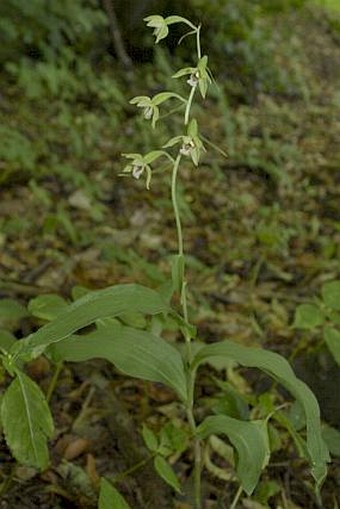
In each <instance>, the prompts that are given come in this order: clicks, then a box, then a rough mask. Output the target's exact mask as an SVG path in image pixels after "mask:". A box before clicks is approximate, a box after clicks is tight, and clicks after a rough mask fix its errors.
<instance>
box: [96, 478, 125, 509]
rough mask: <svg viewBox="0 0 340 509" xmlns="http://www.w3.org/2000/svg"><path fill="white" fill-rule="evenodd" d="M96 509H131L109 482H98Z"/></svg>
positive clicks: (103, 480)
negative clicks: (98, 490)
mask: <svg viewBox="0 0 340 509" xmlns="http://www.w3.org/2000/svg"><path fill="white" fill-rule="evenodd" d="M98 509H131V507H130V506H129V504H128V503H127V502H126V500H125V499H124V497H123V496H122V495H121V494H120V493H119V491H118V490H116V488H115V487H114V486H112V484H111V483H109V481H107V480H106V479H104V478H103V477H102V478H101V480H100V492H99V501H98Z"/></svg>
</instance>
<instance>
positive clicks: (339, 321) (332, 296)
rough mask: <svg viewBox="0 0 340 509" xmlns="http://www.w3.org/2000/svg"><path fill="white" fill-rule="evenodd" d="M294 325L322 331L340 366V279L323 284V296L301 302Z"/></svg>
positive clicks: (324, 339)
mask: <svg viewBox="0 0 340 509" xmlns="http://www.w3.org/2000/svg"><path fill="white" fill-rule="evenodd" d="M293 326H294V327H295V328H296V329H301V330H305V331H309V332H319V331H321V335H322V339H323V342H324V343H325V344H326V345H327V348H328V350H329V351H330V353H331V354H332V356H333V358H334V360H335V362H337V364H338V365H339V366H340V331H339V326H340V281H327V282H326V283H324V284H323V285H322V288H321V298H315V299H314V302H309V303H305V304H300V306H298V307H297V308H296V310H295V319H294V324H293Z"/></svg>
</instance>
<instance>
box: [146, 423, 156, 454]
mask: <svg viewBox="0 0 340 509" xmlns="http://www.w3.org/2000/svg"><path fill="white" fill-rule="evenodd" d="M142 436H143V440H144V442H145V445H146V447H147V448H148V449H149V450H150V451H152V452H156V451H157V449H158V438H157V436H156V435H155V433H154V432H153V431H152V429H150V428H148V427H147V426H146V425H145V424H143V428H142Z"/></svg>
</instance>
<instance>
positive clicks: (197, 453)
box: [171, 88, 202, 509]
mask: <svg viewBox="0 0 340 509" xmlns="http://www.w3.org/2000/svg"><path fill="white" fill-rule="evenodd" d="M192 90H193V92H195V89H194V88H193V89H192ZM192 95H193V94H192ZM180 161H181V154H178V156H177V158H176V160H175V162H174V166H173V170H172V180H171V200H172V205H173V209H174V215H175V220H176V229H177V239H178V254H179V256H183V257H184V248H183V233H182V224H181V218H180V213H179V207H178V200H177V175H178V168H179V163H180ZM184 271H185V266H184ZM181 306H182V311H183V318H184V320H185V322H187V323H188V306H187V295H186V281H185V276H184V275H183V281H182V284H181ZM184 338H185V344H186V354H187V383H188V401H187V403H186V413H187V418H188V423H189V426H190V429H191V432H192V434H193V436H194V437H195V438H194V497H195V509H201V469H202V466H201V465H202V458H201V457H202V452H201V443H200V440H199V439H198V438H197V437H196V422H195V417H194V383H195V374H194V372H193V371H192V369H191V362H192V349H191V339H192V338H191V335H190V332H189V330H188V329H185V330H184Z"/></svg>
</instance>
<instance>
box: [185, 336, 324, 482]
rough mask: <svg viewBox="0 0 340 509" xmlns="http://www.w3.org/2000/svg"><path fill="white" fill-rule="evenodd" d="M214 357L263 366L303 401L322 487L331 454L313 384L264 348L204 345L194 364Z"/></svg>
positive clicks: (314, 466) (312, 457) (314, 468)
mask: <svg viewBox="0 0 340 509" xmlns="http://www.w3.org/2000/svg"><path fill="white" fill-rule="evenodd" d="M214 357H215V358H216V357H222V358H225V357H227V358H230V359H233V360H235V361H236V362H238V363H239V364H241V365H242V366H247V367H253V368H258V369H261V370H262V371H264V372H266V373H267V374H268V375H270V376H271V377H273V378H274V379H275V380H277V381H278V382H279V383H281V384H282V385H283V386H284V387H286V389H288V391H289V392H290V393H291V394H292V395H293V396H294V397H295V398H296V399H297V400H298V401H299V402H300V403H301V405H302V407H303V409H304V412H305V415H306V426H307V450H308V453H309V458H308V459H309V460H310V462H311V464H312V474H313V476H314V479H315V480H316V483H317V487H319V486H320V485H321V484H322V482H323V480H324V479H325V476H326V474H327V466H326V463H327V461H329V453H328V450H327V447H326V444H325V442H324V440H323V439H322V436H321V427H320V410H319V405H318V402H317V400H316V398H315V396H314V394H313V393H312V391H311V390H310V389H309V387H308V386H307V385H306V384H305V383H304V382H302V381H301V380H299V379H298V378H297V377H296V375H295V373H294V371H293V370H292V368H291V367H290V365H289V363H288V362H287V361H286V360H285V359H284V358H283V357H281V355H278V354H277V353H274V352H268V351H267V350H263V349H260V348H251V347H245V346H242V345H239V344H237V343H234V342H232V341H221V342H220V343H214V344H212V345H208V346H204V347H203V348H201V350H199V351H198V353H197V354H196V355H195V357H194V360H193V365H192V367H193V368H196V367H198V366H199V365H200V364H201V363H202V362H206V361H209V360H210V359H212V358H214Z"/></svg>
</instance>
